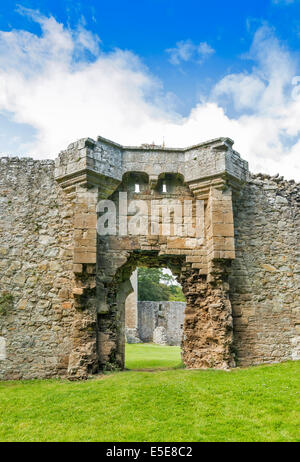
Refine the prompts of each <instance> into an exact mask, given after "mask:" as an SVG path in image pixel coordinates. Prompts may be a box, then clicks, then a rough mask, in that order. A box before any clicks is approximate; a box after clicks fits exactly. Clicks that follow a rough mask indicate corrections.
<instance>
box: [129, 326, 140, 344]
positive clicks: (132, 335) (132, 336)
mask: <svg viewBox="0 0 300 462" xmlns="http://www.w3.org/2000/svg"><path fill="white" fill-rule="evenodd" d="M125 338H126V342H127V343H142V340H141V339H140V338H139V333H138V330H137V329H136V328H134V329H132V328H130V327H126V326H125Z"/></svg>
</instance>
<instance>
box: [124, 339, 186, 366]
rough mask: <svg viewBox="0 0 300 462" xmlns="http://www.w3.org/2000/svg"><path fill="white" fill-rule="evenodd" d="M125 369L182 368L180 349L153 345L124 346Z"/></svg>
mask: <svg viewBox="0 0 300 462" xmlns="http://www.w3.org/2000/svg"><path fill="white" fill-rule="evenodd" d="M125 359H126V361H125V367H126V368H127V369H165V368H169V369H170V368H179V367H182V361H181V355H180V347H178V346H173V347H170V346H161V345H155V344H153V343H137V344H131V345H128V344H127V345H126V355H125Z"/></svg>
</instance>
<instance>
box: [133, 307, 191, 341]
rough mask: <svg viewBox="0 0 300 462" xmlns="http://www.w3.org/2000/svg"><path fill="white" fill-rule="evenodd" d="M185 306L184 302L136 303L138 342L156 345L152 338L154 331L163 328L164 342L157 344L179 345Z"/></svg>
mask: <svg viewBox="0 0 300 462" xmlns="http://www.w3.org/2000/svg"><path fill="white" fill-rule="evenodd" d="M185 306H186V304H185V303H184V302H167V301H161V302H153V301H152V302H138V307H137V309H138V336H139V338H140V340H141V341H142V342H154V343H157V341H155V338H154V337H155V331H156V329H158V328H163V329H164V331H165V335H166V342H158V343H166V344H167V345H181V340H182V334H183V324H184V311H185ZM159 332H160V331H159ZM157 338H158V336H157Z"/></svg>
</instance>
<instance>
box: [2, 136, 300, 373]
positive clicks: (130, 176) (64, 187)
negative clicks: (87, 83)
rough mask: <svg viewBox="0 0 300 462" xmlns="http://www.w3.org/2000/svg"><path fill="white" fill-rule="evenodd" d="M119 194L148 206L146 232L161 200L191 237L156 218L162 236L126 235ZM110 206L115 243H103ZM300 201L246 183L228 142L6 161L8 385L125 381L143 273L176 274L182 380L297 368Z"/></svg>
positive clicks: (276, 188) (265, 183)
mask: <svg viewBox="0 0 300 462" xmlns="http://www.w3.org/2000/svg"><path fill="white" fill-rule="evenodd" d="M125 193H126V200H128V203H130V202H131V201H136V202H137V201H140V202H141V201H143V204H144V203H146V204H148V205H149V207H148V205H147V207H146V209H145V208H144V209H143V213H142V214H140V220H145V219H146V218H147V214H148V213H150V210H153V207H154V208H155V207H156V206H157V208H159V203H160V201H161V200H162V199H163V200H165V201H167V203H168V201H169V203H170V204H171V203H174V201H175V202H176V204H179V206H181V205H183V204H185V203H187V202H189V203H190V204H191V210H192V213H191V215H190V225H191V227H190V228H191V231H188V232H186V233H185V234H184V235H180V234H178V233H176V231H175V230H176V227H177V225H178V223H177V221H176V213H171V214H170V215H167V216H165V214H163V213H160V212H159V211H158V214H157V217H158V218H157V223H156V224H157V226H156V227H155V229H156V231H155V232H153V229H152V232H151V230H150V231H149V232H148V229H146V228H147V227H146V228H145V227H144V228H143V229H144V232H143V233H134V232H132V231H130V229H131V228H130V227H129V232H127V233H124V232H123V231H124V226H125V225H126V226H127V224H128V223H129V222H130V220H132V215H133V213H132V210H131V209H130V207H129V208H128V209H126V210H128V212H126V214H123V212H122V210H123V208H122V207H121V206H120V205H121V204H120V201H122V200H124V198H125ZM108 199H109V200H110V203H112V204H113V209H114V210H115V211H116V217H115V223H116V229H117V231H116V232H115V234H113V233H111V234H107V235H103V234H101V233H99V232H97V223H98V220H99V218H100V217H101V216H102V214H103V209H99V202H101V201H103V200H108ZM172 201H173V202H172ZM196 201H203V204H204V222H203V235H201V236H198V235H197V234H196V235H195V234H194V233H193V232H192V231H193V230H192V228H193V227H194V226H195V225H197V223H196V221H197V215H196V210H195V209H196V207H195V204H196ZM299 201H300V185H299V184H296V183H295V182H294V181H284V180H283V178H280V177H279V176H276V177H269V176H267V175H261V174H260V175H251V174H250V173H249V171H248V165H247V162H245V161H244V160H243V159H242V158H241V157H240V155H239V154H238V153H237V152H236V151H235V150H234V149H233V141H232V140H230V139H229V138H219V139H215V140H211V141H208V142H205V143H201V144H198V145H196V146H192V147H189V148H185V149H171V148H166V147H164V146H155V145H143V146H140V147H125V146H120V145H118V144H116V143H114V142H112V141H109V140H106V139H104V138H101V137H99V138H98V139H97V140H96V141H94V140H92V139H90V138H87V139H82V140H79V141H77V142H75V143H73V144H71V145H70V146H69V147H68V148H67V150H66V151H63V152H61V153H60V155H59V157H58V159H57V160H56V162H55V164H54V162H53V161H49V160H46V161H45V160H41V161H34V160H32V159H27V158H1V159H0V220H1V221H0V233H1V240H0V379H4V380H10V379H31V378H48V377H58V376H61V377H68V378H70V379H85V378H87V377H88V376H89V375H90V374H94V373H97V372H99V371H101V370H114V369H117V368H121V369H122V368H123V367H124V347H125V301H126V299H127V297H128V295H129V294H130V293H131V292H132V290H133V289H132V285H131V283H130V277H131V275H132V273H133V272H134V270H135V269H136V268H137V267H138V266H151V267H168V268H170V269H171V271H172V272H173V274H174V275H175V276H176V277H177V280H178V282H179V283H180V284H181V286H182V289H183V292H184V295H185V297H186V309H185V319H184V327H183V337H182V358H183V362H184V364H185V366H186V367H187V368H191V369H193V368H219V369H227V368H231V367H235V366H237V365H238V366H249V365H253V364H260V363H271V362H278V361H285V360H289V359H290V360H291V359H292V360H296V359H300V320H299V310H300V300H299V292H300V291H299V278H300V264H299V256H300V252H299V241H300V238H299V228H300V219H299ZM150 204H151V206H150ZM184 207H185V205H184ZM147 210H148V212H147ZM109 213H110V212H109ZM110 216H111V217H112V219H114V218H113V214H112V213H110ZM145 222H146V223H148V222H147V221H145ZM149 223H150V222H149ZM167 225H168V226H169V227H170V230H171V231H170V233H169V234H165V233H163V232H161V230H162V229H163V228H164V226H167ZM126 226H125V227H126ZM147 226H148V225H147ZM149 228H150V224H149ZM122 230H123V231H122ZM120 231H121V232H120Z"/></svg>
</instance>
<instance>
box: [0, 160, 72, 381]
mask: <svg viewBox="0 0 300 462" xmlns="http://www.w3.org/2000/svg"><path fill="white" fill-rule="evenodd" d="M71 216H72V206H71V204H68V203H67V202H66V200H65V196H64V193H63V192H61V190H60V188H59V187H58V186H57V184H56V182H55V181H54V162H53V161H49V160H45V161H33V160H31V159H18V158H9V159H8V158H1V159H0V379H21V378H24V379H30V378H36V377H39V378H45V377H52V376H57V375H65V374H66V369H67V365H68V361H69V354H70V349H71V325H72V321H73V316H74V311H73V308H72V302H71V301H70V297H71V286H72V283H71V281H72V277H73V273H72V258H71V255H72V254H71V251H70V248H69V247H70V244H71V237H72V223H71Z"/></svg>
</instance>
